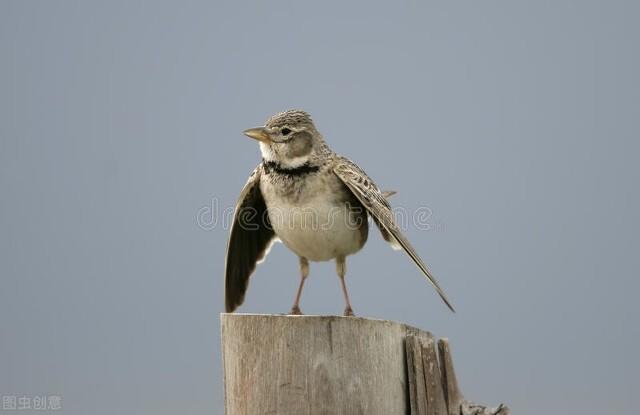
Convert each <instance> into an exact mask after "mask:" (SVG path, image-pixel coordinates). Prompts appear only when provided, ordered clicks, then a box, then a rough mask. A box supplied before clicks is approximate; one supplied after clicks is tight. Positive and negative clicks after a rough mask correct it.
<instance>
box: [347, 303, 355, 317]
mask: <svg viewBox="0 0 640 415" xmlns="http://www.w3.org/2000/svg"><path fill="white" fill-rule="evenodd" d="M344 316H345V317H353V316H355V314H353V310H352V309H351V307H348V306H347V308H345V309H344Z"/></svg>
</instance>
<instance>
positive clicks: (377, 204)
mask: <svg viewBox="0 0 640 415" xmlns="http://www.w3.org/2000/svg"><path fill="white" fill-rule="evenodd" d="M333 171H334V172H335V174H336V175H337V176H338V177H339V178H340V180H342V182H343V183H344V184H345V185H346V186H347V187H348V188H349V190H351V192H352V193H353V194H354V196H355V197H356V198H357V199H358V200H359V201H360V203H362V205H363V206H364V207H365V208H366V209H367V211H368V212H369V214H370V215H371V216H372V217H373V220H374V222H375V223H376V225H378V227H379V228H380V232H382V236H383V238H384V239H385V240H387V241H388V242H390V243H392V244H393V242H397V243H398V245H400V247H401V248H402V249H403V250H404V251H405V252H406V253H407V255H409V257H411V259H412V260H413V262H414V263H415V264H416V265H417V266H418V268H420V271H422V273H423V274H424V275H425V276H426V277H427V279H428V280H429V282H431V284H432V285H433V286H434V288H435V289H436V291H437V292H438V294H440V297H441V298H442V300H443V301H444V302H445V304H446V305H447V306H448V307H449V308H450V309H451V311H455V310H454V309H453V307H452V306H451V303H450V302H449V300H448V299H447V296H446V295H445V294H444V291H442V288H440V286H439V285H438V282H437V281H436V279H435V278H434V277H433V275H431V272H430V271H429V268H427V266H426V265H425V263H424V262H423V261H422V259H421V258H420V257H419V256H418V254H417V253H416V251H415V249H413V247H412V246H411V244H410V243H409V241H408V240H407V238H405V236H404V235H403V234H402V232H400V228H399V227H398V225H397V224H396V222H395V220H394V219H393V213H392V212H391V205H389V202H388V201H387V199H386V198H385V196H384V194H383V193H382V192H381V191H380V189H378V187H377V186H376V185H375V183H373V181H372V180H371V179H370V178H369V177H368V176H367V175H366V173H365V172H364V171H362V169H360V168H359V167H358V166H356V165H355V163H353V162H352V161H350V160H348V159H346V158H343V157H340V158H338V159H337V161H336V164H335V166H334V168H333Z"/></svg>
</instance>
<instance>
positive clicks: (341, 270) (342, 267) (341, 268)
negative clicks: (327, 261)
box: [336, 256, 354, 316]
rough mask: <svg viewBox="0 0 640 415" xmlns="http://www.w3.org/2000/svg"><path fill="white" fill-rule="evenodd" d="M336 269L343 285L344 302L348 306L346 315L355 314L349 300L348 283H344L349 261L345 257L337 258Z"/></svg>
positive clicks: (345, 310)
mask: <svg viewBox="0 0 640 415" xmlns="http://www.w3.org/2000/svg"><path fill="white" fill-rule="evenodd" d="M336 271H337V272H338V277H339V278H340V285H341V286H342V293H343V294H344V302H345V304H346V307H345V309H344V315H345V316H353V315H354V314H353V309H352V308H351V302H350V301H349V293H348V292H347V285H346V284H345V283H344V275H345V273H346V272H347V262H346V258H345V257H343V256H342V257H338V258H336Z"/></svg>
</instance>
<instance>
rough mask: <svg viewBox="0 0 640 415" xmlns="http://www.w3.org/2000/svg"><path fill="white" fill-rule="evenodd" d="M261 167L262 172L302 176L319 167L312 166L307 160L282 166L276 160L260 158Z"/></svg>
mask: <svg viewBox="0 0 640 415" xmlns="http://www.w3.org/2000/svg"><path fill="white" fill-rule="evenodd" d="M262 167H263V168H264V172H265V173H267V174H269V173H271V172H273V173H277V174H284V175H287V176H303V175H305V174H309V173H315V172H317V171H318V170H319V169H320V168H319V167H318V166H312V165H310V164H309V162H306V163H304V164H303V165H301V166H298V167H290V168H288V167H283V166H282V165H281V164H280V163H278V162H277V161H266V160H262Z"/></svg>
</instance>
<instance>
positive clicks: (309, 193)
mask: <svg viewBox="0 0 640 415" xmlns="http://www.w3.org/2000/svg"><path fill="white" fill-rule="evenodd" d="M244 134H245V135H247V136H249V137H251V138H254V139H256V140H258V141H259V143H260V150H261V152H262V162H261V163H260V164H259V165H258V166H257V167H256V168H255V170H254V171H253V173H251V176H249V180H248V181H247V183H246V184H245V186H244V188H243V189H242V192H241V193H240V197H239V199H238V202H237V205H236V208H235V213H234V218H233V224H232V227H231V232H230V235H229V241H228V245H227V259H226V264H225V268H226V269H225V307H226V310H227V312H233V311H234V310H235V309H236V308H237V307H238V306H239V305H240V304H242V302H243V301H244V296H245V292H246V290H247V286H248V283H249V277H250V276H251V274H252V273H253V271H254V270H255V268H256V264H257V263H259V262H260V261H262V260H263V259H264V257H265V256H266V255H267V253H268V252H269V249H270V247H271V245H272V244H273V242H274V241H276V240H278V239H280V240H281V241H282V243H284V244H285V245H286V246H287V247H288V248H289V249H290V250H292V251H293V252H294V253H295V254H296V255H297V256H298V257H299V260H300V274H301V279H300V285H299V287H298V291H297V293H296V296H295V301H294V303H293V307H292V308H291V312H290V313H291V314H302V313H301V311H300V296H301V294H302V288H303V286H304V282H305V280H306V278H307V276H308V275H309V261H328V260H331V259H335V260H336V271H337V274H338V277H339V278H340V284H341V286H342V292H343V294H344V300H345V303H346V307H345V310H344V315H346V316H352V315H353V309H352V307H351V303H350V301H349V294H348V293H347V287H346V285H345V281H344V277H345V273H346V257H347V256H348V255H351V254H355V253H356V252H358V251H359V250H360V249H362V247H363V246H364V244H365V242H366V241H367V235H368V232H369V229H368V221H367V215H371V218H372V219H373V222H374V223H375V224H376V226H377V227H378V229H379V230H380V233H381V234H382V237H383V238H384V239H385V240H386V241H387V242H389V243H390V244H391V245H392V246H393V247H395V248H396V249H400V248H401V249H403V250H404V251H405V252H406V253H407V255H409V257H410V258H411V259H412V260H413V262H414V263H415V264H416V265H417V266H418V268H419V269H420V270H421V271H422V273H423V274H424V275H425V276H426V278H427V279H428V280H429V281H430V282H431V284H433V286H434V287H435V289H436V291H437V292H438V294H440V297H441V298H442V300H444V302H445V304H446V305H447V306H448V307H449V308H450V309H451V311H454V310H453V307H452V306H451V304H450V303H449V301H448V300H447V297H446V296H445V294H444V292H443V291H442V289H441V288H440V286H439V285H438V282H437V281H436V280H435V278H434V277H433V275H431V272H430V271H429V269H428V268H427V266H426V265H425V263H424V262H423V261H422V259H420V257H419V256H418V254H417V253H416V251H415V250H414V249H413V247H412V246H411V244H410V243H409V241H408V240H407V239H406V238H405V237H404V235H403V234H402V233H401V232H400V228H399V227H398V225H397V224H396V223H395V221H394V219H393V214H392V211H391V206H390V205H389V202H388V201H387V199H386V197H385V196H388V195H385V193H384V192H381V191H380V189H378V187H377V186H376V185H375V184H374V183H373V181H372V180H371V179H370V178H369V177H368V176H367V175H366V174H365V172H364V171H362V169H360V167H358V166H357V165H356V164H355V163H353V162H352V161H350V160H348V159H346V158H344V157H341V156H339V155H337V154H336V153H334V152H333V151H332V150H331V149H330V148H329V147H328V146H327V144H326V143H325V141H324V139H323V138H322V135H321V134H320V133H319V132H318V130H317V129H316V127H315V126H314V124H313V121H312V120H311V117H310V116H309V114H307V113H306V112H304V111H301V110H289V111H285V112H281V113H279V114H276V115H274V116H272V117H271V118H269V119H268V120H267V122H266V123H265V125H264V126H263V127H257V128H250V129H248V130H246V131H244ZM390 193H393V192H390Z"/></svg>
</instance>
